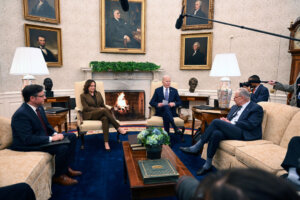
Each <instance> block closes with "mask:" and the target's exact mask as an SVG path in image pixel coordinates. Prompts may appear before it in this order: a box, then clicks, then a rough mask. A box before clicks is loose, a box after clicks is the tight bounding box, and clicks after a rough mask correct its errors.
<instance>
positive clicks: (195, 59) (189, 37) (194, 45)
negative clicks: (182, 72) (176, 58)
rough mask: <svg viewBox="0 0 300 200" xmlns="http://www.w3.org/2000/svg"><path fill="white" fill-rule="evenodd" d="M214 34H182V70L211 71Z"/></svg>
mask: <svg viewBox="0 0 300 200" xmlns="http://www.w3.org/2000/svg"><path fill="white" fill-rule="evenodd" d="M211 55H212V33H194V34H181V53H180V69H211V63H212V61H211Z"/></svg>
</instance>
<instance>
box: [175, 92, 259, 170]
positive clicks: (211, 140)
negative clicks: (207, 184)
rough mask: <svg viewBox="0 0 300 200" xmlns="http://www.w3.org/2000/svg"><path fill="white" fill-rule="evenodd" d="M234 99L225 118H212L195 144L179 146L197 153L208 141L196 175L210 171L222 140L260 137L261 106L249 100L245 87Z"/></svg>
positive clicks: (184, 150)
mask: <svg viewBox="0 0 300 200" xmlns="http://www.w3.org/2000/svg"><path fill="white" fill-rule="evenodd" d="M234 101H235V103H236V105H234V106H232V108H231V110H230V112H229V114H228V116H227V118H224V117H222V118H220V119H215V120H213V121H212V123H211V124H210V125H209V127H208V128H207V129H206V130H205V132H204V134H203V135H202V136H201V138H200V140H199V141H198V142H197V143H196V144H195V145H193V146H191V147H180V149H181V150H182V151H183V152H185V153H190V154H198V153H199V151H200V149H202V148H203V145H204V144H205V143H208V148H207V159H206V162H205V164H204V165H203V167H202V168H201V169H200V170H198V171H197V175H204V174H206V173H207V172H209V171H211V169H212V159H213V156H214V155H215V153H216V151H217V148H218V147H219V143H220V142H221V141H222V140H245V141H249V140H258V139H261V137H262V129H261V123H262V119H263V109H262V107H261V106H260V105H258V104H256V103H254V102H252V101H250V94H249V92H248V90H247V89H245V88H239V89H238V90H237V91H236V93H235V96H234Z"/></svg>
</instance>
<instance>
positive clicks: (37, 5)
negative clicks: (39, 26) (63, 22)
mask: <svg viewBox="0 0 300 200" xmlns="http://www.w3.org/2000/svg"><path fill="white" fill-rule="evenodd" d="M23 10H24V18H25V19H28V20H32V21H39V22H48V23H53V24H58V23H60V13H59V0H23Z"/></svg>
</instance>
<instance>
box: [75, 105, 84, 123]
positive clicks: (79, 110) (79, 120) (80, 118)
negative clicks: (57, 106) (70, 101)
mask: <svg viewBox="0 0 300 200" xmlns="http://www.w3.org/2000/svg"><path fill="white" fill-rule="evenodd" d="M75 111H76V113H77V126H80V125H81V124H82V123H83V117H82V110H81V109H79V108H78V107H76V108H75Z"/></svg>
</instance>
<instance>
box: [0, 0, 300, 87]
mask: <svg viewBox="0 0 300 200" xmlns="http://www.w3.org/2000/svg"><path fill="white" fill-rule="evenodd" d="M99 4H100V0H85V1H83V0H61V1H60V7H61V23H60V24H59V25H51V24H47V23H38V22H32V21H28V20H24V18H23V5H22V1H21V0H1V1H0V44H1V46H0V93H3V92H4V93H6V92H11V91H18V90H19V89H20V85H21V83H20V82H21V80H20V79H21V76H13V75H9V70H10V65H11V62H12V58H13V55H14V51H15V49H16V47H19V46H24V45H25V38H24V24H25V23H29V24H38V25H44V26H51V27H59V28H61V30H62V52H63V66H62V67H59V68H55V67H51V68H49V70H50V75H49V77H51V78H52V79H53V82H54V87H53V89H54V90H69V89H73V83H74V81H78V80H83V73H82V72H81V70H80V68H82V67H87V66H88V63H89V62H90V61H92V60H99V61H142V62H145V61H150V62H154V63H156V64H158V65H161V67H162V68H163V69H164V70H165V71H164V73H168V74H170V75H171V77H173V79H174V80H176V82H178V83H179V85H180V89H187V88H188V80H189V78H191V77H196V78H198V80H199V85H198V87H197V89H198V90H213V89H215V88H216V84H217V82H218V78H211V77H209V76H208V75H209V71H208V70H192V71H187V70H180V69H179V63H180V34H181V33H188V32H192V33H198V32H213V50H212V55H213V57H214V56H215V55H216V54H217V53H227V52H233V53H236V55H237V58H238V62H239V65H240V70H241V73H242V76H241V77H240V78H232V81H233V88H234V89H235V88H237V87H238V82H240V81H246V80H247V78H248V76H250V75H252V74H258V75H259V76H260V77H261V79H263V80H269V79H277V80H279V81H282V82H288V80H289V74H290V66H291V56H290V54H289V53H288V42H289V41H288V40H286V39H281V38H277V37H273V36H268V35H264V34H260V33H255V32H251V31H247V30H242V29H238V28H233V27H229V26H225V25H221V24H214V28H213V29H211V30H201V31H181V30H177V29H175V27H174V25H175V22H176V19H177V17H178V15H179V12H180V10H181V0H147V2H146V54H145V55H128V54H107V53H106V54H104V53H99V52H100V39H99V38H100V33H99V25H100V22H99ZM299 8H300V1H299V0H285V1H282V0H268V1H261V0H251V1H245V0H226V1H224V0H215V9H214V10H215V11H214V16H215V19H217V20H221V21H226V22H230V23H234V24H239V25H244V26H248V27H252V28H257V29H262V30H266V31H269V32H275V33H278V34H283V35H289V31H288V29H287V28H288V27H289V25H290V22H291V21H294V20H295V19H296V18H297V17H298V16H300V9H299ZM230 38H231V39H230ZM45 77H46V76H37V78H38V79H37V80H38V83H40V84H42V81H43V79H44V78H45Z"/></svg>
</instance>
